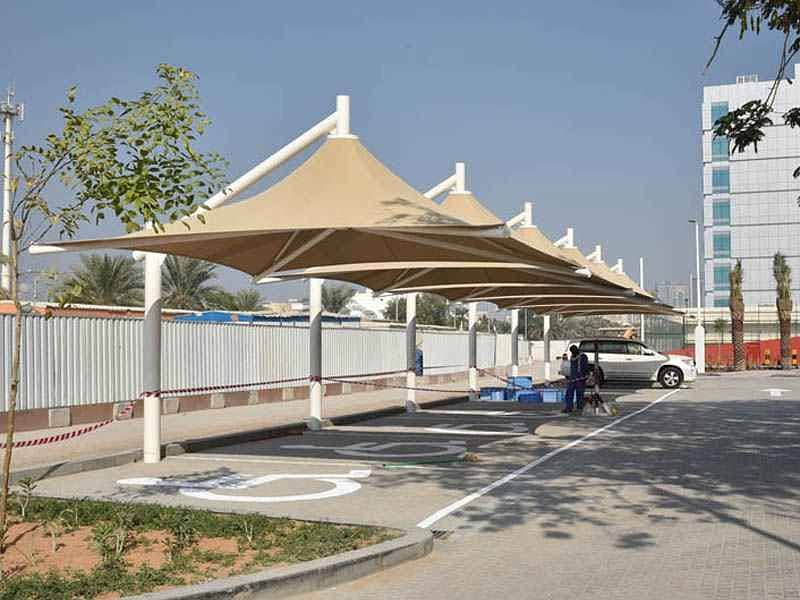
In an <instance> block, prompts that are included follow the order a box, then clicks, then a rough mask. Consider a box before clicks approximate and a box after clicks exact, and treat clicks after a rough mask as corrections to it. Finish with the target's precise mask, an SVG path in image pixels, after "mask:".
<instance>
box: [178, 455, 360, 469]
mask: <svg viewBox="0 0 800 600" xmlns="http://www.w3.org/2000/svg"><path fill="white" fill-rule="evenodd" d="M170 458H171V459H175V460H202V461H209V462H238V463H256V464H278V465H301V466H302V465H309V466H312V465H313V466H317V467H329V466H331V465H332V464H335V465H352V466H356V467H363V466H364V463H357V462H353V461H349V460H348V461H345V460H341V459H336V458H332V459H325V460H324V461H323V460H317V461H313V460H304V459H302V458H295V459H294V460H288V459H287V460H280V459H273V458H238V457H236V456H225V455H219V454H213V455H206V456H202V455H199V454H198V455H189V454H184V455H180V456H171V457H170Z"/></svg>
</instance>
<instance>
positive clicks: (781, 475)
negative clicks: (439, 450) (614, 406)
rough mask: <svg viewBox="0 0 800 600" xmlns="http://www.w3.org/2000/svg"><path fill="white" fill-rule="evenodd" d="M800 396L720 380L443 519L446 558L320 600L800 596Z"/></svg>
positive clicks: (784, 384) (779, 384) (790, 385)
mask: <svg viewBox="0 0 800 600" xmlns="http://www.w3.org/2000/svg"><path fill="white" fill-rule="evenodd" d="M768 388H782V389H786V390H789V391H787V392H783V395H782V396H781V397H780V398H777V397H776V398H770V397H769V393H768V392H764V391H761V390H764V389H768ZM798 400H800V377H797V376H793V377H787V376H783V377H781V376H779V375H776V374H757V375H752V374H748V375H734V376H725V377H707V378H704V379H703V380H702V381H700V382H698V384H697V385H696V386H695V388H694V389H691V390H682V391H680V392H678V393H677V394H675V395H673V396H671V397H670V398H668V399H666V400H665V401H663V402H661V403H659V404H656V405H654V406H652V407H651V408H649V409H648V410H646V411H645V412H643V413H641V414H639V415H637V416H636V417H634V418H631V419H629V420H627V421H625V422H623V423H620V424H619V425H618V426H616V427H615V428H614V429H613V430H610V431H607V432H603V433H601V434H599V435H597V436H595V437H593V438H591V439H589V440H587V441H586V442H585V443H582V444H580V445H577V446H575V447H573V448H571V449H569V450H567V451H565V452H562V453H561V454H559V455H558V456H556V457H554V458H553V459H551V460H549V461H547V462H545V463H543V464H541V465H540V466H537V467H535V468H533V469H531V470H529V471H528V472H526V473H523V474H522V475H520V476H519V477H517V478H516V479H514V480H513V481H511V482H509V483H507V484H505V485H502V486H500V487H498V488H496V489H495V490H493V491H492V492H490V493H488V494H486V495H484V496H482V497H480V498H479V499H477V500H475V501H474V502H472V503H470V504H468V505H466V506H465V507H463V508H462V509H461V510H459V511H457V512H455V513H453V514H452V515H450V516H448V517H445V518H444V519H442V520H440V521H438V522H436V523H435V524H433V526H432V528H434V529H437V530H443V531H446V532H449V533H447V534H446V536H447V537H445V538H444V539H441V540H438V541H437V545H436V548H435V550H434V553H433V554H432V555H431V556H430V557H427V558H425V559H422V560H418V561H416V562H413V563H408V564H405V565H401V566H398V567H396V568H393V569H390V570H387V571H385V572H383V573H380V574H378V575H375V576H372V577H368V578H365V579H361V580H359V581H356V582H353V583H351V584H348V585H344V586H340V587H338V588H333V589H329V590H326V591H324V592H320V593H316V594H312V595H309V596H307V597H306V598H308V599H312V598H313V599H327V598H348V599H350V598H415V599H416V598H426V599H427V598H432V599H436V598H442V599H451V598H459V599H467V598H497V597H502V598H548V599H560V598H564V599H569V600H580V599H582V598H587V599H588V598H591V599H592V600H596V599H598V598H602V599H612V598H613V599H631V600H633V599H635V600H641V599H643V598H676V599H678V598H680V599H694V598H697V599H703V600H709V599H714V598H726V599H727V598H737V599H738V598H742V599H744V598H748V599H749V598H768V599H772V598H798V597H800V511H798V506H800V504H798V500H799V499H800V498H798V496H799V495H800V403H798ZM643 406H644V405H643ZM497 475H499V473H497ZM430 476H431V474H430V473H419V474H409V475H408V477H419V478H420V479H422V478H425V477H430ZM465 483H466V484H467V485H466V486H465ZM469 483H470V482H464V481H460V482H459V481H458V479H457V478H452V479H450V480H449V481H448V480H445V479H442V478H441V477H440V478H439V480H438V485H439V486H443V485H444V486H446V485H448V484H449V485H451V486H452V487H453V488H454V489H455V488H457V487H461V489H464V488H465V487H466V488H467V489H466V492H471V491H475V489H476V488H469ZM413 501H414V499H413V497H412V498H409V502H413Z"/></svg>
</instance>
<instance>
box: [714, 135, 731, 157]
mask: <svg viewBox="0 0 800 600" xmlns="http://www.w3.org/2000/svg"><path fill="white" fill-rule="evenodd" d="M728 158H729V156H728V137H727V136H724V135H719V136H716V137H715V138H714V139H713V140H712V141H711V160H712V161H713V162H719V161H723V160H728Z"/></svg>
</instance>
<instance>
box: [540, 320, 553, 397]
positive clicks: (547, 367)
mask: <svg viewBox="0 0 800 600" xmlns="http://www.w3.org/2000/svg"><path fill="white" fill-rule="evenodd" d="M542 341H543V342H544V343H543V347H544V380H545V381H551V380H552V377H553V373H552V363H551V362H550V315H545V316H544V317H543V318H542Z"/></svg>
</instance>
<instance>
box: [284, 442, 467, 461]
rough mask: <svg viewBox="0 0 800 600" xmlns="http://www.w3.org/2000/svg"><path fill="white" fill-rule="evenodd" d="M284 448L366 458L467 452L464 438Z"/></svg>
mask: <svg viewBox="0 0 800 600" xmlns="http://www.w3.org/2000/svg"><path fill="white" fill-rule="evenodd" d="M399 448H418V449H419V450H422V451H417V452H399V451H398V449H399ZM281 449H284V450H316V451H319V450H330V451H333V452H334V453H335V454H338V455H340V456H352V457H357V458H365V459H370V458H372V459H387V458H390V459H407V458H441V457H443V456H450V457H453V458H456V457H458V456H461V455H462V454H464V452H466V450H467V449H466V446H465V442H464V440H447V441H442V442H420V441H416V440H408V441H404V442H387V443H384V444H379V443H377V442H359V443H356V444H348V445H346V446H317V445H315V444H287V445H284V446H281Z"/></svg>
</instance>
